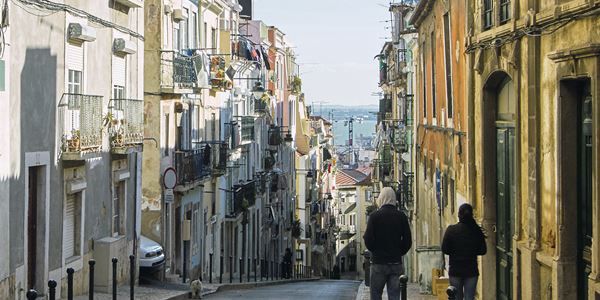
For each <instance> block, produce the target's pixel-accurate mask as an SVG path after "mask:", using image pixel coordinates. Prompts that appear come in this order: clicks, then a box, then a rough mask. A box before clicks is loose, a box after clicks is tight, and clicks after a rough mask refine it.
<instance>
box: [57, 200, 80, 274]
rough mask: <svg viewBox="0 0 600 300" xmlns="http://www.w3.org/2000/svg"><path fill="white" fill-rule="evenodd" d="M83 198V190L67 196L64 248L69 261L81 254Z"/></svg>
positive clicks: (64, 254)
mask: <svg viewBox="0 0 600 300" xmlns="http://www.w3.org/2000/svg"><path fill="white" fill-rule="evenodd" d="M81 198H82V197H81V192H78V193H73V194H67V197H66V198H65V204H64V214H63V218H64V219H63V248H62V249H63V257H64V259H65V260H66V261H67V262H69V261H71V260H73V258H74V257H77V256H80V255H81V215H82V214H81Z"/></svg>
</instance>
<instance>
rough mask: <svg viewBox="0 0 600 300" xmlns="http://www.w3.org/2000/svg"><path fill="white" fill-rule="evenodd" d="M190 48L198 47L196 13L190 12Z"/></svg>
mask: <svg viewBox="0 0 600 300" xmlns="http://www.w3.org/2000/svg"><path fill="white" fill-rule="evenodd" d="M192 48H194V49H196V48H198V14H197V13H196V12H192Z"/></svg>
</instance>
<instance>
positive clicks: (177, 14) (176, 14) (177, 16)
mask: <svg viewBox="0 0 600 300" xmlns="http://www.w3.org/2000/svg"><path fill="white" fill-rule="evenodd" d="M184 19H185V16H184V15H183V10H182V9H181V8H176V9H174V10H173V20H174V21H175V22H180V21H183V20H184Z"/></svg>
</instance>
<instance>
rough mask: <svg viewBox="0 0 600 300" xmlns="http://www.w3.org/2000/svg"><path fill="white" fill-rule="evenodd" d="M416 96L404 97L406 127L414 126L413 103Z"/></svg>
mask: <svg viewBox="0 0 600 300" xmlns="http://www.w3.org/2000/svg"><path fill="white" fill-rule="evenodd" d="M414 99H415V96H414V95H412V94H408V95H406V96H404V122H405V124H406V126H412V125H413V119H414V117H413V102H414Z"/></svg>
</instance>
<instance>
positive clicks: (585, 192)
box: [577, 96, 593, 300]
mask: <svg viewBox="0 0 600 300" xmlns="http://www.w3.org/2000/svg"><path fill="white" fill-rule="evenodd" d="M578 102H579V105H578V108H579V109H578V110H579V112H578V122H577V123H578V124H577V128H578V143H577V148H578V149H577V153H578V155H577V161H578V166H577V167H578V172H577V174H578V180H577V182H578V184H579V186H578V189H577V214H578V218H577V221H578V222H577V223H578V224H577V233H578V234H577V235H578V237H577V238H578V239H577V241H578V242H577V246H578V247H577V248H578V249H577V250H578V251H577V269H578V270H577V273H578V275H577V284H578V291H579V292H578V297H577V298H578V299H580V300H583V299H587V298H588V297H587V291H588V276H589V275H590V272H591V268H592V228H593V227H592V223H593V219H592V165H593V163H592V97H591V96H587V97H585V98H584V99H583V101H578Z"/></svg>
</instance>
